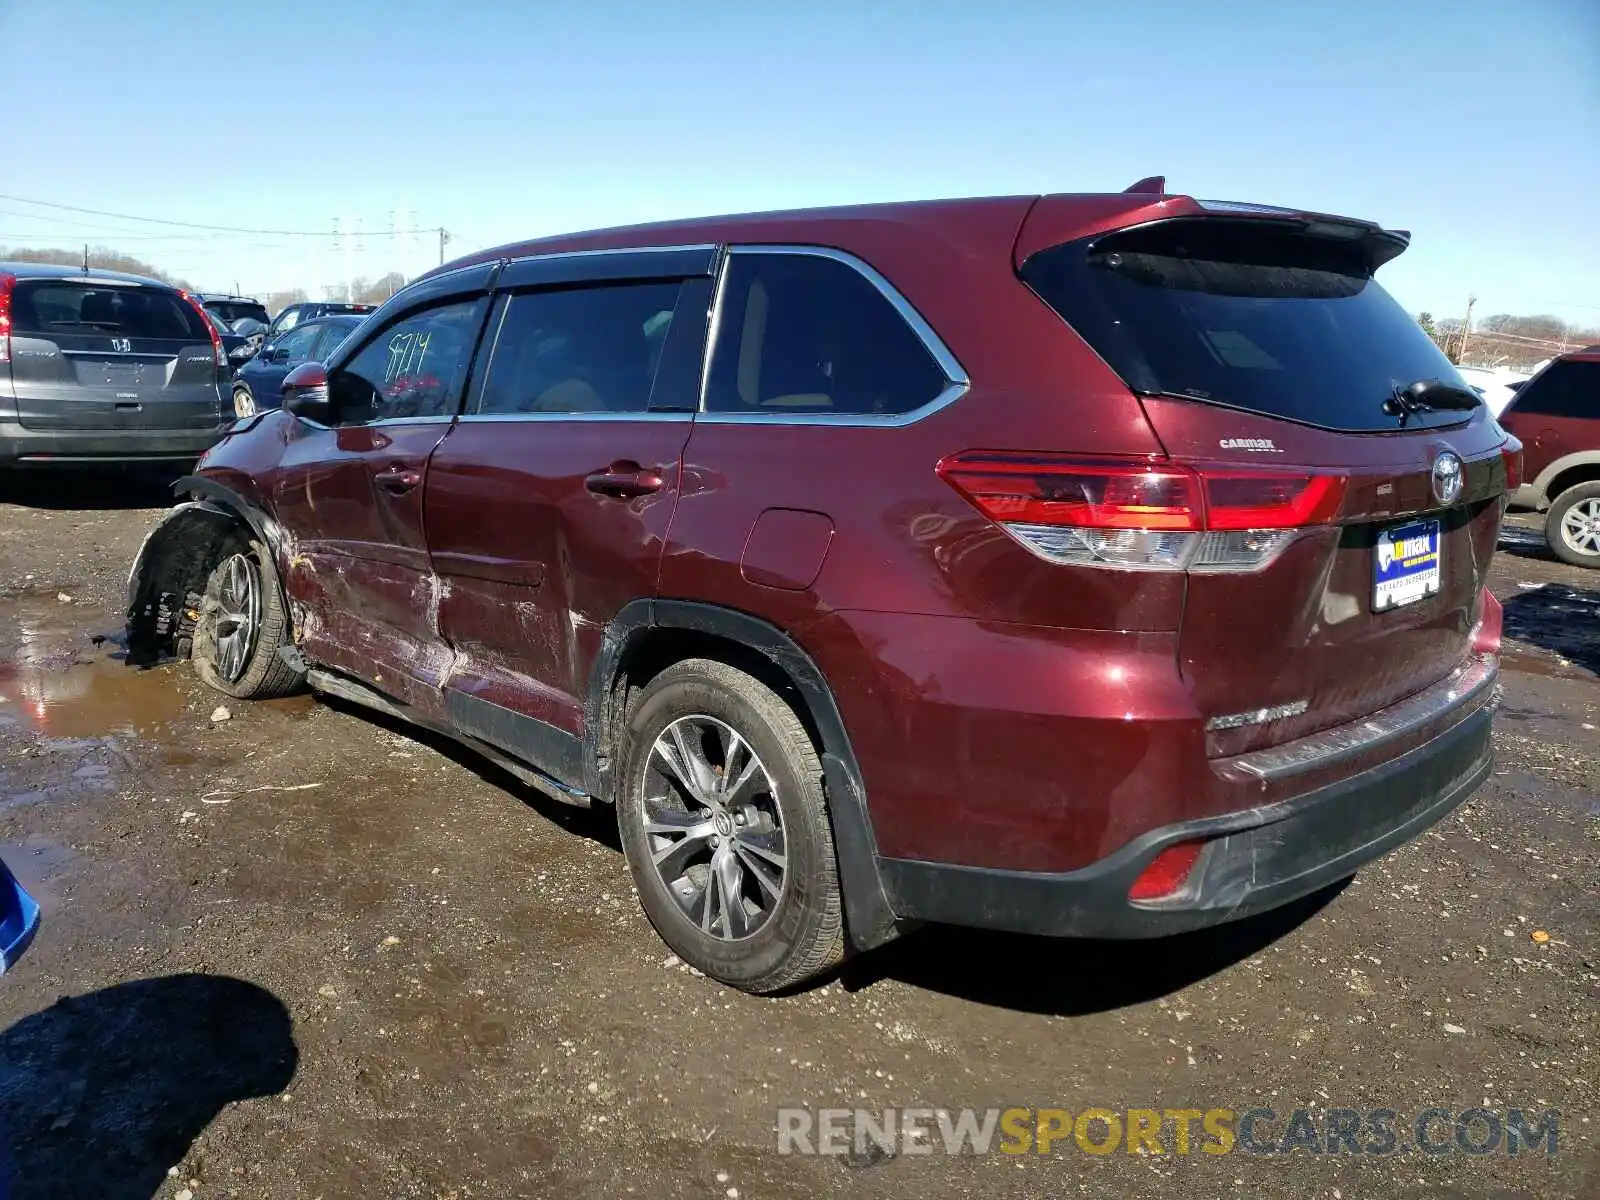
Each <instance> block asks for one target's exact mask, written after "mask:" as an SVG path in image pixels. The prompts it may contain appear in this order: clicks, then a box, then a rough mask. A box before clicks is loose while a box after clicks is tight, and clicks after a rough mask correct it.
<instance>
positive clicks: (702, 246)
mask: <svg viewBox="0 0 1600 1200" xmlns="http://www.w3.org/2000/svg"><path fill="white" fill-rule="evenodd" d="M716 249H717V244H716V243H715V242H690V243H687V244H685V245H682V246H603V247H600V248H599V249H595V250H552V251H550V252H549V253H547V254H519V255H517V256H516V257H515V258H505V259H502V260H501V261H503V262H504V263H505V264H506V266H508V267H509V266H511V265H512V264H513V263H525V262H554V261H556V260H558V259H567V258H595V257H598V256H600V255H603V254H615V255H619V256H621V255H629V254H684V253H688V252H690V251H694V250H700V251H704V252H706V253H713V252H715V250H716ZM482 265H483V263H482V262H477V263H474V264H473V266H482ZM496 290H499V284H498V283H496Z"/></svg>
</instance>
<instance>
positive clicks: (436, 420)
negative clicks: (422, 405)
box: [330, 413, 456, 429]
mask: <svg viewBox="0 0 1600 1200" xmlns="http://www.w3.org/2000/svg"><path fill="white" fill-rule="evenodd" d="M454 420H456V415H455V414H454V413H450V414H449V415H447V416H440V417H380V418H379V419H378V420H376V421H356V422H353V423H352V424H349V425H336V426H330V428H335V429H377V428H379V427H381V426H387V425H448V424H450V422H451V421H454Z"/></svg>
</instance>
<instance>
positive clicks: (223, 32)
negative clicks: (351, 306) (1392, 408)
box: [0, 0, 1600, 326]
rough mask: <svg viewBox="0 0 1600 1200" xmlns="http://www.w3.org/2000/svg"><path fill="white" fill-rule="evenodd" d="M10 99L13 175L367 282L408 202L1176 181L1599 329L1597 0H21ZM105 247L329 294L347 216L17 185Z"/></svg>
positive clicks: (326, 220)
mask: <svg viewBox="0 0 1600 1200" xmlns="http://www.w3.org/2000/svg"><path fill="white" fill-rule="evenodd" d="M251 13H254V14H259V16H258V17H252V16H249V15H246V14H251ZM0 111H3V112H4V113H5V114H6V121H5V129H6V134H5V146H4V150H3V151H0V162H3V163H4V164H5V169H4V170H0V193H8V194H12V195H15V196H21V197H25V198H28V199H31V200H44V201H52V202H56V203H59V204H67V205H75V206H79V207H82V208H92V209H102V210H109V211H113V212H117V213H128V214H134V215H143V216H151V217H161V218H166V219H169V220H175V221H189V222H197V223H202V224H216V225H229V226H241V227H248V228H264V229H295V230H327V229H331V228H332V226H333V222H334V220H335V218H340V219H342V220H346V221H349V220H352V219H359V220H360V222H361V229H362V231H363V236H362V237H361V238H360V239H359V241H358V243H357V244H356V246H355V247H354V248H353V249H352V252H351V258H352V261H351V262H350V263H349V264H348V266H349V269H350V270H352V271H353V272H354V273H356V274H363V275H377V274H381V273H383V271H385V270H388V269H390V268H391V267H396V266H402V267H404V268H405V269H407V270H408V272H410V273H415V272H416V271H418V270H420V269H422V268H423V267H425V266H426V265H428V264H429V263H430V262H432V261H437V241H436V238H432V237H419V238H415V239H412V241H411V244H410V246H409V247H407V246H406V245H405V239H402V238H389V237H382V236H373V231H375V230H376V231H380V232H387V231H388V230H389V229H390V228H391V223H392V222H404V223H406V224H415V225H421V226H429V227H432V226H439V225H443V226H445V227H446V228H448V229H450V230H452V231H455V232H456V233H458V234H459V239H458V240H456V241H455V242H453V243H452V245H451V247H450V252H451V253H452V254H455V253H461V252H465V251H467V250H469V249H473V248H476V247H477V246H478V245H483V244H493V243H496V242H501V241H507V240H512V239H516V238H520V237H525V236H535V235H539V234H544V233H554V232H560V231H563V230H568V229H578V228H589V227H593V226H597V225H607V224H615V223H619V222H627V221H633V220H645V219H654V218H658V217H666V216H677V215H695V214H703V213H713V212H727V211H743V210H750V209H761V208H776V207H791V206H803V205H812V204H831V203H847V202H855V201H867V200H886V199H911V198H929V197H935V196H950V195H971V194H994V193H1012V192H1026V193H1033V192H1040V191H1096V190H1118V189H1120V188H1122V187H1125V186H1126V185H1128V184H1129V183H1132V182H1133V181H1134V180H1135V179H1138V178H1139V177H1141V176H1143V175H1148V174H1155V173H1164V174H1165V175H1166V176H1167V178H1168V186H1169V189H1170V190H1172V191H1178V192H1187V193H1189V194H1192V195H1196V196H1202V197H1206V198H1225V199H1244V200H1259V201H1265V202H1270V203H1279V204H1288V205H1296V206H1302V207H1307V208H1315V209H1321V210H1326V211H1333V212H1343V213H1350V214H1353V215H1357V216H1363V217H1369V218H1372V219H1375V220H1378V221H1381V222H1383V223H1385V224H1388V225H1392V226H1398V227H1401V228H1409V229H1410V230H1412V231H1413V233H1414V241H1413V246H1412V249H1411V250H1410V251H1408V252H1407V253H1406V254H1405V255H1404V256H1402V257H1401V258H1400V259H1399V260H1397V261H1396V262H1395V263H1394V264H1392V265H1391V266H1389V267H1387V268H1385V270H1384V273H1383V274H1382V275H1381V276H1380V278H1382V279H1383V280H1384V282H1385V283H1386V284H1387V285H1388V286H1389V288H1390V290H1391V291H1393V292H1394V293H1395V294H1396V295H1397V296H1398V297H1399V298H1400V299H1401V301H1402V302H1403V303H1405V304H1406V305H1407V307H1409V308H1411V309H1413V310H1418V309H1430V310H1432V311H1434V312H1435V313H1437V314H1439V315H1441V316H1445V315H1452V314H1456V313H1459V312H1460V311H1461V309H1462V308H1463V306H1464V305H1465V302H1466V297H1467V295H1468V293H1469V292H1473V293H1476V294H1477V295H1478V297H1479V306H1478V308H1477V312H1478V313H1479V314H1485V313H1491V312H1499V311H1513V312H1534V311H1540V312H1555V313H1557V314H1558V315H1560V316H1562V317H1564V318H1565V319H1567V320H1569V321H1573V322H1579V323H1583V322H1588V323H1592V324H1594V325H1597V326H1600V219H1597V218H1596V215H1595V197H1596V196H1597V195H1600V4H1597V3H1596V2H1595V0H1493V2H1489V3H1480V2H1478V0H1452V2H1445V3H1436V2H1433V0H1384V2H1381V3H1379V2H1376V0H1343V2H1342V3H1324V2H1322V0H1300V2H1295V0H1233V2H1231V3H1213V2H1204V0H1193V2H1189V3H1183V2H1174V3H1159V2H1154V0H1149V2H1144V3H1140V2H1138V0H1117V2H1115V3H1108V2H1099V3H1093V4H1089V3H1082V2H1074V0H982V2H978V0H971V2H951V0H887V2H882V3H872V2H870V0H854V2H852V0H811V2H810V3H798V4H795V3H788V2H785V0H745V2H743V3H713V2H710V0H706V2H702V3H693V2H690V0H682V2H678V3H662V2H660V0H656V2H653V3H627V2H623V0H578V2H570V3H569V2H567V0H542V2H541V0H523V2H522V3H514V2H499V0H478V2H476V3H471V2H461V0H456V2H454V3H440V2H438V0H412V2H406V0H386V2H382V0H323V2H322V3H317V4H310V3H302V2H301V0H272V2H270V3H265V4H261V5H252V4H243V3H213V4H210V5H206V6H200V5H195V4H193V3H184V4H177V3H172V2H170V0H143V2H142V3H137V4H135V3H128V2H126V0H119V2H104V0H71V2H63V3H55V4H40V3H34V2H33V0H0ZM408 211H409V212H410V213H412V214H414V217H413V219H412V220H411V221H409V222H406V221H404V214H405V213H406V212H408ZM392 213H393V214H398V215H397V216H391V214H392ZM84 240H89V241H92V242H96V243H105V244H108V245H115V246H117V247H118V248H121V249H125V250H127V251H129V252H133V253H137V254H139V255H140V256H141V257H146V258H148V259H150V260H153V261H154V262H156V263H157V264H158V265H160V266H163V267H165V268H167V269H168V270H171V271H173V272H175V273H178V274H181V275H184V276H185V277H187V278H189V279H191V280H192V281H194V282H195V283H196V284H198V285H200V286H203V287H207V288H231V287H232V286H233V284H234V283H235V282H237V283H238V284H240V285H241V286H242V287H244V288H246V289H247V290H253V291H266V290H269V289H273V288H280V287H286V286H291V285H294V284H297V283H299V284H309V285H311V286H312V291H313V294H317V291H318V285H320V284H323V283H331V282H334V281H336V280H339V279H342V278H343V277H344V274H345V271H346V269H347V264H346V260H345V257H344V255H343V253H342V252H341V250H340V248H339V246H338V244H337V243H335V242H334V241H333V240H332V239H328V238H322V239H316V238H285V237H277V236H262V235H229V234H210V233H202V232H198V231H193V230H183V229H177V228H167V227H162V226H157V225H150V224H143V223H139V222H130V221H123V220H113V219H109V218H104V217H96V216H91V215H86V214H83V213H74V212H63V211H52V210H48V209H43V208H39V207H36V206H34V205H30V204H25V203H21V202H18V201H16V200H9V199H0V245H14V244H63V243H65V244H77V243H81V242H82V241H84ZM408 250H409V253H408V252H407V251H408Z"/></svg>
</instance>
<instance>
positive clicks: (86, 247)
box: [83, 242, 89, 275]
mask: <svg viewBox="0 0 1600 1200" xmlns="http://www.w3.org/2000/svg"><path fill="white" fill-rule="evenodd" d="M83 273H84V274H85V275H87V274H88V273H89V243H88V242H85V243H84V244H83Z"/></svg>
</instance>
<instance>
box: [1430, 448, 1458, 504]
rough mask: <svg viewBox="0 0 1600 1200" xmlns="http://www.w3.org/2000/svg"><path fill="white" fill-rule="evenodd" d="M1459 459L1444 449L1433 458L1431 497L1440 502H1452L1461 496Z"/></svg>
mask: <svg viewBox="0 0 1600 1200" xmlns="http://www.w3.org/2000/svg"><path fill="white" fill-rule="evenodd" d="M1461 474H1462V468H1461V459H1460V457H1459V456H1458V455H1455V454H1452V453H1451V452H1450V451H1448V450H1446V451H1445V452H1444V453H1443V454H1441V455H1439V457H1438V458H1436V459H1434V460H1433V498H1434V499H1435V500H1437V501H1438V502H1439V503H1440V504H1454V503H1455V502H1456V500H1457V499H1459V498H1460V496H1461V482H1462V480H1461Z"/></svg>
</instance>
